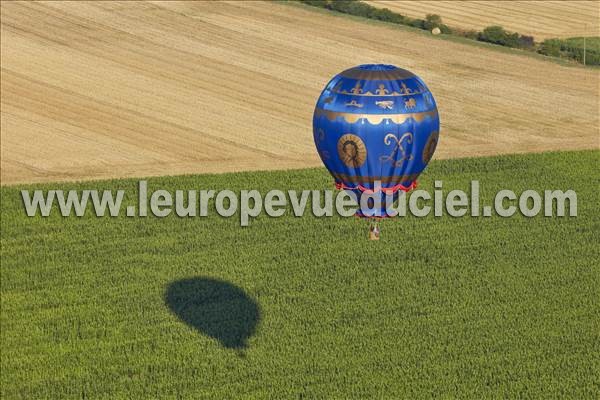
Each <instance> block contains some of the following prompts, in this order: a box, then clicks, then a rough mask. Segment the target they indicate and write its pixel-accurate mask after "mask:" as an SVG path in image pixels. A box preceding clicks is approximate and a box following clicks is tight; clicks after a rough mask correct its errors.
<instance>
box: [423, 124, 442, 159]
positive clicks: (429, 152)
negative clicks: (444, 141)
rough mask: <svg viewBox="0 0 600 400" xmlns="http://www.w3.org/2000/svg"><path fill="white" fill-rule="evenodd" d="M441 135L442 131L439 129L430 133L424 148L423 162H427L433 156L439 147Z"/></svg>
mask: <svg viewBox="0 0 600 400" xmlns="http://www.w3.org/2000/svg"><path fill="white" fill-rule="evenodd" d="M439 137H440V133H439V132H438V131H433V132H431V135H429V139H427V143H425V148H423V156H422V157H423V163H424V164H427V163H428V162H429V161H430V160H431V157H433V152H434V151H435V148H436V147H437V143H438V139H439Z"/></svg>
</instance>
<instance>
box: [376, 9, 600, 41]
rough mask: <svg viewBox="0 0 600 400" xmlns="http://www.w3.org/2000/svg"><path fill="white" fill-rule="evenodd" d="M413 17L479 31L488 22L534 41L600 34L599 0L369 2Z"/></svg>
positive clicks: (488, 24)
mask: <svg viewBox="0 0 600 400" xmlns="http://www.w3.org/2000/svg"><path fill="white" fill-rule="evenodd" d="M368 3H371V4H372V5H374V6H376V7H382V8H383V7H385V8H389V9H390V10H392V11H395V12H398V13H400V14H404V15H406V16H409V17H412V18H423V17H425V16H426V15H427V14H438V15H440V16H441V17H442V19H443V21H444V23H445V24H447V25H449V26H452V27H456V28H461V29H467V30H468V29H476V30H482V29H483V28H485V27H486V26H490V25H502V26H503V27H504V28H506V29H508V30H510V31H514V32H519V33H521V34H523V35H532V36H534V37H535V39H536V40H541V39H547V38H567V37H575V36H598V35H600V2H598V1H597V0H593V1H578V0H575V1H564V0H559V1H556V0H555V1H547V0H545V1H470V0H463V1H457V0H451V1H447V0H445V1H443V0H436V1H419V0H417V1H405V0H393V1H386V0H376V1H368Z"/></svg>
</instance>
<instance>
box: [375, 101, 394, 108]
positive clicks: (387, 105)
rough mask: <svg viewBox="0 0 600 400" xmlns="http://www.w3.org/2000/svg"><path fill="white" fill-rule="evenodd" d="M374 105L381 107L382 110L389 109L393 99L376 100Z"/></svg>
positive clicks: (392, 104)
mask: <svg viewBox="0 0 600 400" xmlns="http://www.w3.org/2000/svg"><path fill="white" fill-rule="evenodd" d="M375 105H376V106H379V107H381V108H383V109H384V110H391V109H392V107H393V106H394V101H393V100H382V101H376V102H375Z"/></svg>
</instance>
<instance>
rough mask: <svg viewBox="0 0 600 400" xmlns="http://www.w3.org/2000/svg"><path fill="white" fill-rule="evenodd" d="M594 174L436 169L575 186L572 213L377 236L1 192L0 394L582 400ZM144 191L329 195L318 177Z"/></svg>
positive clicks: (318, 224) (171, 180) (460, 165)
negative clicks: (104, 207) (45, 204)
mask: <svg viewBox="0 0 600 400" xmlns="http://www.w3.org/2000/svg"><path fill="white" fill-rule="evenodd" d="M599 162H600V152H598V151H584V152H564V153H542V154H537V155H515V156H506V157H492V158H479V159H457V160H444V161H434V162H433V163H432V165H431V166H430V168H429V169H428V170H427V172H426V173H425V174H424V176H423V177H422V179H421V183H422V184H421V187H424V188H427V189H430V190H431V189H432V186H433V184H432V182H433V180H434V179H441V180H443V181H444V188H445V190H450V189H456V188H463V189H465V190H468V188H469V182H470V180H471V179H478V180H479V181H480V182H481V186H482V197H483V199H482V204H490V202H491V199H492V196H493V194H494V193H495V192H496V191H497V190H499V189H502V188H510V189H512V190H514V191H515V192H517V193H519V192H521V191H522V190H524V189H536V190H539V191H541V190H544V189H562V190H567V189H574V190H576V192H577V194H578V217H576V218H545V217H541V216H540V217H535V218H532V219H530V218H525V217H522V216H517V217H515V218H511V219H503V218H499V217H491V218H478V219H472V218H461V219H453V218H449V217H443V218H433V217H427V218H424V219H418V218H403V219H399V220H394V221H384V222H383V223H382V228H383V232H382V240H381V241H379V242H369V241H367V240H366V238H365V236H366V224H365V222H364V221H360V220H356V219H354V218H346V219H343V218H339V217H334V218H326V219H323V218H314V217H306V218H294V217H292V216H289V215H286V216H285V217H283V218H277V219H273V218H269V217H264V216H261V217H259V218H257V219H256V220H254V221H253V222H252V223H251V225H250V226H249V227H247V228H240V227H239V226H238V220H237V218H230V219H223V218H219V217H217V216H215V215H214V213H213V214H212V216H209V217H208V218H199V217H198V218H185V219H181V218H178V217H175V216H169V217H167V218H153V217H148V218H127V217H117V218H108V217H106V218H93V217H91V216H85V217H82V218H75V217H72V218H66V219H65V218H62V217H60V216H57V215H56V214H57V213H55V214H54V215H52V216H50V217H47V218H41V217H39V216H38V217H34V218H27V217H25V213H24V210H23V206H22V202H21V199H20V194H19V190H18V189H19V188H20V187H2V188H1V200H2V211H1V212H2V214H1V228H2V237H1V244H2V252H1V257H2V267H1V278H2V279H1V296H2V307H1V317H0V322H1V328H2V329H1V353H2V359H1V367H2V374H1V394H2V398H3V399H15V398H23V399H41V398H111V399H114V398H157V397H164V398H204V397H213V398H234V397H248V398H267V397H270V398H416V397H430V396H446V397H461V398H484V397H510V398H515V397H523V398H527V397H538V398H539V397H545V398H598V397H599V396H600V379H599V377H600V363H598V360H599V359H600V318H599V314H600V264H599V263H598V259H599V258H600V250H599V247H598V242H599V241H600V215H599V213H598V204H599V202H600V194H599V192H598V183H599V181H598V171H597V165H598V164H599ZM149 184H150V187H151V188H152V189H156V188H159V187H160V188H163V189H168V190H175V189H188V188H196V189H215V190H218V189H222V188H229V189H232V190H236V191H237V190H241V189H250V188H260V189H261V191H263V192H265V191H266V190H270V189H272V188H280V189H324V188H330V187H331V181H330V178H329V176H328V175H327V173H326V172H325V171H324V169H322V168H319V169H308V170H296V171H279V172H260V173H251V172H248V173H240V174H227V175H197V176H191V175H190V176H180V177H162V178H153V179H151V180H150V183H149ZM41 187H43V188H46V189H48V188H50V187H52V188H56V185H54V186H50V185H45V186H41ZM59 187H60V188H63V189H71V188H76V189H84V188H94V189H126V190H128V193H129V198H134V197H135V195H136V194H135V190H136V181H134V180H113V181H102V182H94V183H77V184H61V185H59ZM30 188H31V187H30ZM36 188H38V186H36Z"/></svg>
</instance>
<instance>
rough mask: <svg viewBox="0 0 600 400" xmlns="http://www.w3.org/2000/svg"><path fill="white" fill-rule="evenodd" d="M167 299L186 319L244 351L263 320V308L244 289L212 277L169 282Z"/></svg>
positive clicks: (172, 308) (173, 308) (219, 339)
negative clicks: (261, 309)
mask: <svg viewBox="0 0 600 400" xmlns="http://www.w3.org/2000/svg"><path fill="white" fill-rule="evenodd" d="M165 302H166V303H167V305H168V306H169V308H170V309H171V310H172V311H173V312H174V313H175V315H177V316H178V317H179V318H180V319H181V320H182V321H183V322H185V323H186V324H188V325H190V326H192V327H194V328H196V329H197V330H198V331H199V332H201V333H202V334H204V335H207V336H210V337H212V338H215V339H217V340H218V341H219V343H221V345H222V346H223V347H225V348H228V349H235V350H243V349H245V348H247V347H248V338H250V337H251V336H252V335H253V334H254V331H255V330H256V327H257V325H258V322H259V321H260V307H259V306H258V304H257V303H256V301H254V300H253V299H252V298H251V297H250V296H248V295H247V294H246V293H245V292H244V291H243V290H242V289H240V288H239V287H237V286H235V285H232V284H231V283H229V282H225V281H221V280H218V279H212V278H202V277H198V278H189V279H182V280H179V281H175V282H172V283H170V284H169V286H168V287H167V290H166V293H165Z"/></svg>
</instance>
